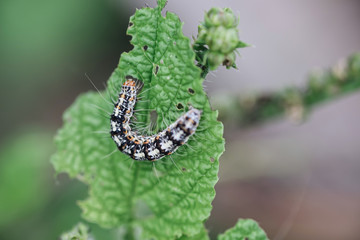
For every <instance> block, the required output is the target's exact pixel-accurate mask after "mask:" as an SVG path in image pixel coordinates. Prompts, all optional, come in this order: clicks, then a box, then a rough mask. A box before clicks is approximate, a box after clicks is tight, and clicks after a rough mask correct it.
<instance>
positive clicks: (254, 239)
mask: <svg viewBox="0 0 360 240" xmlns="http://www.w3.org/2000/svg"><path fill="white" fill-rule="evenodd" d="M218 239H219V240H234V239H238V240H268V238H267V236H266V234H265V232H264V230H262V229H261V228H260V227H259V225H258V224H257V222H255V221H254V220H252V219H239V220H238V222H237V223H236V225H235V226H234V227H232V228H230V229H228V230H227V231H226V232H225V233H223V234H220V235H219V237H218Z"/></svg>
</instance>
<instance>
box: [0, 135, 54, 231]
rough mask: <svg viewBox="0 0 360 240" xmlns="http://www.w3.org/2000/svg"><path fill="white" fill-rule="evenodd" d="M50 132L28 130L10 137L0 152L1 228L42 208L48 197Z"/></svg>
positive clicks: (51, 149) (50, 150) (50, 149)
mask: <svg viewBox="0 0 360 240" xmlns="http://www.w3.org/2000/svg"><path fill="white" fill-rule="evenodd" d="M51 138H52V137H51V134H49V133H47V132H41V131H40V132H29V133H27V134H24V135H21V136H20V137H19V138H13V139H10V140H9V141H8V142H7V143H6V144H5V145H3V146H2V150H1V153H0V159H1V161H0V196H1V198H0V213H1V214H0V229H1V228H3V227H4V226H6V225H8V224H10V223H12V222H13V221H15V220H16V219H18V218H21V217H24V216H26V215H27V214H30V213H32V212H34V211H37V210H38V209H39V208H41V207H42V206H43V205H44V204H45V202H46V201H47V200H48V199H49V194H50V193H49V186H47V183H46V180H48V179H49V175H50V172H49V168H48V167H47V165H48V162H47V161H48V157H49V155H50V154H51V152H52V151H53V147H52V142H51Z"/></svg>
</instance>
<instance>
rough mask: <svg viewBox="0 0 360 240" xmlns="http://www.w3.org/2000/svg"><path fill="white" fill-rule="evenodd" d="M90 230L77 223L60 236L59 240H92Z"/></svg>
mask: <svg viewBox="0 0 360 240" xmlns="http://www.w3.org/2000/svg"><path fill="white" fill-rule="evenodd" d="M89 232H90V228H89V227H88V226H86V225H85V224H83V223H78V224H77V225H76V226H75V227H74V228H73V229H71V230H70V231H69V232H66V233H63V234H61V237H60V240H94V238H93V237H92V236H91V235H90V234H89Z"/></svg>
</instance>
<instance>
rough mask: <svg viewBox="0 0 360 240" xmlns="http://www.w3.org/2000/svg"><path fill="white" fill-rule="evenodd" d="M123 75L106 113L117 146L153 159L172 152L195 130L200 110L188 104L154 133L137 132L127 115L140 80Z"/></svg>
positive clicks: (141, 158)
mask: <svg viewBox="0 0 360 240" xmlns="http://www.w3.org/2000/svg"><path fill="white" fill-rule="evenodd" d="M125 79H126V81H125V83H124V84H123V85H122V87H121V91H120V93H119V97H118V100H117V102H116V103H115V104H114V111H113V113H112V114H111V116H110V126H111V130H110V134H111V138H112V139H113V140H114V142H115V143H116V145H117V148H118V149H119V150H120V151H121V152H123V153H125V154H127V155H129V156H130V157H131V158H132V159H134V160H138V161H144V160H149V161H152V162H153V161H156V160H159V159H160V158H163V157H164V156H167V155H170V154H172V153H174V152H175V151H176V150H177V149H178V148H179V147H180V146H181V145H183V144H185V143H186V142H187V141H188V139H189V137H190V136H191V135H193V134H194V133H195V131H196V128H197V127H198V125H199V122H200V117H201V111H200V110H198V109H195V108H191V109H190V110H189V111H188V112H186V113H185V114H183V115H182V116H180V117H179V118H178V119H177V120H176V121H175V122H174V123H172V124H170V125H169V126H168V127H167V128H166V129H164V130H163V131H161V132H159V133H158V134H154V135H152V136H144V135H141V134H139V133H138V132H137V131H134V130H132V129H131V127H130V119H131V117H132V115H133V112H134V107H135V104H136V101H137V94H138V93H139V92H140V91H141V89H142V87H143V83H142V82H141V81H140V80H138V79H136V78H134V77H132V76H129V75H128V76H126V77H125Z"/></svg>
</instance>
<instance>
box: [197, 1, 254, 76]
mask: <svg viewBox="0 0 360 240" xmlns="http://www.w3.org/2000/svg"><path fill="white" fill-rule="evenodd" d="M237 25H238V19H237V18H236V16H235V15H234V13H233V11H232V10H231V9H229V8H212V9H211V10H210V11H209V12H207V13H206V14H205V21H204V22H203V23H202V24H201V25H200V26H199V29H198V31H199V33H198V39H197V40H196V44H200V45H201V44H202V45H207V47H208V51H207V52H206V54H205V55H204V59H203V61H204V62H206V61H208V64H209V68H210V69H212V70H213V69H216V68H217V67H218V66H219V65H221V64H222V65H225V66H226V67H227V68H230V67H235V59H236V55H235V51H236V49H237V48H241V47H246V46H248V45H247V44H245V43H243V42H241V41H240V40H239V36H238V30H237Z"/></svg>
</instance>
